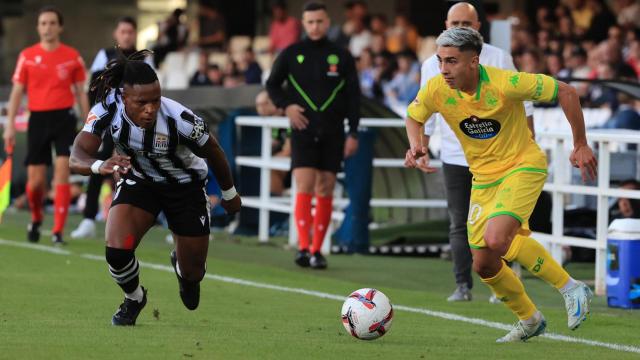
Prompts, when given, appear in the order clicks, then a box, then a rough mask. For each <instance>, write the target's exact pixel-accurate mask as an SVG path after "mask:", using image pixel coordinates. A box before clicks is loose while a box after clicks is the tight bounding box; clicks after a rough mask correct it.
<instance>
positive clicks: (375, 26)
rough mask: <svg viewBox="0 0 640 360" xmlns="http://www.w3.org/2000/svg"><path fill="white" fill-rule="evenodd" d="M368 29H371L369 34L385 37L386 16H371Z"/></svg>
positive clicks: (387, 24)
mask: <svg viewBox="0 0 640 360" xmlns="http://www.w3.org/2000/svg"><path fill="white" fill-rule="evenodd" d="M369 28H370V29H371V34H373V35H382V36H385V34H386V33H387V30H388V28H389V21H388V20H387V16H386V15H384V14H375V15H372V16H371V21H370V23H369Z"/></svg>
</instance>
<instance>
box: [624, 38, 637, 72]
mask: <svg viewBox="0 0 640 360" xmlns="http://www.w3.org/2000/svg"><path fill="white" fill-rule="evenodd" d="M626 61H627V64H629V65H630V66H631V67H632V68H633V69H634V70H635V72H636V80H637V78H638V77H640V40H638V39H635V40H633V41H631V44H630V45H629V52H628V55H627V60H626Z"/></svg>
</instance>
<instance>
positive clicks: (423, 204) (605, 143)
mask: <svg viewBox="0 0 640 360" xmlns="http://www.w3.org/2000/svg"><path fill="white" fill-rule="evenodd" d="M565 121H566V120H565ZM236 124H237V125H238V126H253V127H261V128H262V143H261V144H262V148H261V156H260V157H251V156H238V157H237V158H236V163H237V164H238V165H240V166H249V167H256V168H260V170H261V172H260V196H259V197H243V205H245V206H248V207H252V208H256V209H258V210H259V214H260V215H259V231H258V236H259V240H260V241H261V242H267V241H268V240H269V229H268V227H269V211H278V212H285V213H289V214H292V213H293V205H294V199H295V198H294V197H295V181H293V182H292V189H291V197H271V196H270V185H271V184H270V181H271V177H270V171H271V170H272V169H275V170H289V166H290V159H288V158H273V157H272V156H271V140H272V139H271V134H272V131H271V130H272V129H273V128H287V127H289V121H288V119H287V118H285V117H258V116H239V117H237V118H236ZM360 127H361V128H367V127H396V128H402V127H404V121H403V120H401V119H374V118H363V119H361V121H360ZM536 137H537V138H538V139H539V140H542V141H541V142H542V143H543V144H544V145H543V147H544V148H545V149H546V150H550V151H549V153H550V164H551V165H550V174H551V176H550V177H549V179H550V181H548V182H547V183H546V184H545V186H544V190H546V191H548V192H550V193H551V194H552V199H553V206H552V233H551V234H550V235H549V234H542V233H534V235H533V236H534V237H535V238H536V239H538V240H540V241H541V242H542V243H543V244H545V245H546V246H547V248H548V249H549V250H550V252H551V254H552V255H553V257H554V258H555V259H556V260H558V261H561V256H562V246H569V245H570V246H577V247H584V248H590V249H595V250H596V269H595V288H596V293H597V294H599V295H602V294H604V292H605V290H606V285H605V275H606V267H605V265H606V241H607V228H608V222H609V219H608V217H609V213H608V210H609V198H610V197H626V198H632V199H640V190H621V189H612V188H610V187H609V182H610V165H611V163H610V155H611V152H612V151H611V149H615V148H616V147H619V146H618V145H619V144H628V143H634V144H640V132H634V131H622V132H612V131H597V130H596V131H594V130H590V131H588V134H587V138H588V140H589V142H590V143H591V144H592V146H593V145H595V146H593V148H594V149H596V148H597V149H598V150H597V151H598V181H597V186H587V185H571V184H570V180H571V179H570V176H571V174H572V167H571V166H570V164H569V160H568V157H569V154H570V150H571V148H572V143H571V133H569V132H566V131H548V130H544V131H537V133H536ZM623 148H624V146H623ZM432 165H433V166H435V167H441V166H442V163H441V162H440V161H438V160H433V161H432ZM373 166H374V167H390V168H403V167H404V159H389V158H384V159H381V158H376V159H374V160H373ZM413 171H414V170H413ZM565 195H594V196H596V197H597V228H596V229H597V230H596V240H593V239H587V238H578V237H571V236H564V224H563V220H564V208H565ZM347 204H348V200H347V199H335V200H334V207H335V209H334V213H333V216H332V218H333V219H334V220H341V219H342V216H343V215H342V212H340V211H337V210H340V209H342V208H344V207H345V206H346V205H347ZM370 205H371V206H372V207H403V208H407V207H414V208H446V206H447V205H446V200H445V199H420V200H416V199H397V198H393V199H379V198H372V199H371V203H370ZM331 230H332V229H329V231H327V237H329V236H330V235H331V232H332V231H331ZM325 240H326V239H325ZM289 243H290V244H291V245H295V244H296V227H295V224H294V222H293V217H290V227H289ZM329 247H330V241H325V242H324V245H323V249H322V251H323V252H325V253H328V252H329Z"/></svg>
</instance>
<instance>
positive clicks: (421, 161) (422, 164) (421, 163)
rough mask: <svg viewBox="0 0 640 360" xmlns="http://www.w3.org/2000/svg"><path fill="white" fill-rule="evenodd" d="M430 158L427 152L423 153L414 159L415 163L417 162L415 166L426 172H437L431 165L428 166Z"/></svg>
mask: <svg viewBox="0 0 640 360" xmlns="http://www.w3.org/2000/svg"><path fill="white" fill-rule="evenodd" d="M430 160H431V159H429V153H426V154H424V156H422V157H420V158H418V160H416V163H417V164H418V166H417V168H418V169H420V171H422V172H423V173H426V174H433V173H434V172H437V171H438V169H436V168H434V167H433V166H429V161H430Z"/></svg>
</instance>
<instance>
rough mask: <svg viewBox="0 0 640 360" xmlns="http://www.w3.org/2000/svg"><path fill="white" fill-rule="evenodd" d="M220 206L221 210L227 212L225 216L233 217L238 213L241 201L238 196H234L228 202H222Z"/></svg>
mask: <svg viewBox="0 0 640 360" xmlns="http://www.w3.org/2000/svg"><path fill="white" fill-rule="evenodd" d="M220 205H221V206H222V208H223V209H225V210H226V211H227V214H229V215H233V214H235V213H237V212H238V211H240V207H241V206H242V199H240V194H236V196H234V197H233V199H230V200H224V199H223V200H222V201H221V202H220Z"/></svg>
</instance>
